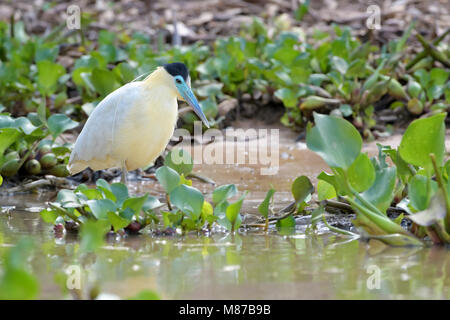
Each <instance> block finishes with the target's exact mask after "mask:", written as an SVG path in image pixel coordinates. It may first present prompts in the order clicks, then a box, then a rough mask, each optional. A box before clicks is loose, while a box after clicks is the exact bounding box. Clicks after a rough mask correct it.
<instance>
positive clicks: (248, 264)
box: [0, 124, 450, 299]
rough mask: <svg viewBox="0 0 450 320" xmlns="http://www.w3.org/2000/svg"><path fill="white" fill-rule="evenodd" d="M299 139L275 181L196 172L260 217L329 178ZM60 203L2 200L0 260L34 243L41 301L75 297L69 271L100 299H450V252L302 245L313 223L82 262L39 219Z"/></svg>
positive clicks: (371, 148) (289, 145) (114, 247)
mask: <svg viewBox="0 0 450 320" xmlns="http://www.w3.org/2000/svg"><path fill="white" fill-rule="evenodd" d="M241 127H244V128H245V124H244V125H241ZM294 138H295V135H294V134H293V133H292V132H290V131H289V130H283V129H282V130H281V132H280V138H279V139H280V151H279V170H278V172H277V173H276V174H275V175H261V174H260V166H258V165H249V164H241V165H239V166H236V165H232V164H223V165H205V164H203V165H202V164H196V165H195V167H194V171H195V172H197V173H199V174H201V175H204V176H207V177H209V178H211V179H213V180H214V181H215V182H216V183H217V185H220V184H225V183H235V184H236V185H238V188H239V190H240V191H244V190H248V191H249V192H250V193H249V195H248V197H247V199H246V202H245V208H244V211H245V212H246V213H255V212H256V207H257V206H258V204H259V203H260V202H261V199H262V198H263V197H264V195H265V192H266V191H267V190H268V189H269V188H270V186H271V185H273V186H274V187H275V189H276V190H277V193H276V203H277V206H278V207H281V206H283V205H285V204H286V203H288V202H289V201H291V195H290V190H289V189H290V185H291V182H292V180H293V179H294V178H295V177H296V176H298V175H301V174H304V175H307V176H309V177H310V178H311V179H312V180H313V181H314V180H315V176H317V174H318V173H319V172H320V171H322V170H326V169H327V167H326V165H325V163H324V162H323V161H322V160H321V159H320V158H319V157H318V156H317V155H315V154H314V153H312V152H310V151H309V150H307V149H306V145H305V144H304V142H297V143H296V142H294ZM447 140H448V139H447ZM399 142H400V138H399V136H394V137H391V138H389V139H388V140H385V141H381V143H382V144H388V145H392V146H393V147H394V146H396V145H398V143H399ZM214 143H217V144H220V143H223V142H221V141H216V142H214ZM235 144H236V145H239V144H242V142H235ZM197 147H198V146H197ZM365 150H366V151H367V152H369V154H370V155H373V154H375V153H376V152H377V148H376V145H375V143H371V144H368V145H366V146H365ZM226 152H228V151H226ZM240 152H244V153H247V154H249V153H251V152H252V151H251V150H247V151H246V150H241V151H240ZM194 185H195V186H196V187H198V188H200V189H202V190H203V191H204V192H210V191H211V190H212V189H213V187H212V186H210V185H208V184H205V183H200V182H198V181H196V180H194ZM131 188H132V190H133V192H135V193H144V192H150V193H151V194H153V195H161V194H162V193H161V189H160V188H159V186H158V185H157V183H156V182H155V181H154V180H152V179H147V180H145V181H139V182H132V183H131ZM54 196H55V194H54V193H45V194H32V195H17V196H14V197H7V196H0V204H1V206H2V208H3V212H2V213H1V214H0V255H1V254H2V253H3V252H4V250H5V249H6V248H8V247H9V246H11V245H13V244H14V243H16V242H17V240H18V239H19V238H20V237H22V236H31V237H32V238H33V239H35V243H36V244H37V246H36V251H35V253H34V255H33V257H32V258H31V259H30V265H31V268H32V270H33V272H34V273H35V274H36V275H37V276H38V278H39V280H40V284H41V290H40V292H41V294H40V297H41V298H45V299H47V298H56V299H59V298H67V297H70V295H69V294H67V292H65V291H64V290H62V289H61V287H60V286H59V285H58V284H57V283H58V281H57V279H58V278H60V275H61V274H62V273H63V272H64V270H66V268H67V267H69V266H71V265H80V266H81V270H82V276H83V278H82V279H83V282H82V283H83V288H84V290H85V291H84V292H86V291H87V290H88V289H89V288H91V287H93V286H98V287H99V288H100V291H101V292H102V294H103V296H105V295H106V297H110V298H111V297H120V298H126V297H131V296H133V295H135V294H137V293H138V292H139V291H141V290H143V289H150V290H154V291H156V292H158V293H159V294H160V295H161V296H162V297H163V298H165V299H316V298H322V299H335V298H338V299H341V298H342V299H349V298H353V299H355V298H356V299H374V298H383V299H404V298H412V299H425V298H433V299H449V298H450V276H449V275H450V252H449V251H448V249H445V248H441V247H435V248H426V249H414V248H390V247H386V246H384V245H382V244H380V243H378V242H370V243H368V244H367V243H363V242H361V241H358V240H354V239H348V238H342V237H337V236H335V235H332V234H330V233H329V232H328V231H327V230H326V228H324V227H321V228H320V229H319V233H318V235H316V236H311V235H305V232H304V230H305V228H304V227H305V225H306V224H307V221H308V217H305V218H303V219H299V226H298V229H297V232H296V233H295V234H293V235H290V236H280V235H278V234H276V233H271V234H269V235H266V234H263V233H247V234H239V235H234V236H232V235H229V234H226V233H218V234H215V235H213V236H212V237H202V236H187V237H174V238H164V237H163V238H161V237H157V238H155V237H153V238H152V237H151V236H149V235H147V234H146V235H142V236H138V237H129V238H126V239H121V240H117V239H110V240H109V242H108V244H107V245H106V246H105V247H104V248H102V249H101V250H100V252H99V253H98V254H95V255H88V256H83V257H81V258H80V257H79V255H78V254H76V252H77V250H78V247H79V245H78V242H77V240H76V238H74V237H72V236H65V237H64V238H63V239H55V238H54V236H53V233H52V227H51V226H49V225H47V224H45V223H44V222H42V221H41V220H40V218H39V214H38V211H39V210H40V209H42V208H43V207H44V205H45V204H44V203H45V201H47V200H48V199H51V198H52V197H54ZM55 279H56V280H55ZM63 287H64V286H63ZM84 297H87V295H86V293H85V295H84Z"/></svg>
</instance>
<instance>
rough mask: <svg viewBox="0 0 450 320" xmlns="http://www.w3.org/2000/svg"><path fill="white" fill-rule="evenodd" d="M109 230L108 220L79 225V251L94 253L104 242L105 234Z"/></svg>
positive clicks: (88, 221)
mask: <svg viewBox="0 0 450 320" xmlns="http://www.w3.org/2000/svg"><path fill="white" fill-rule="evenodd" d="M110 229H111V223H110V222H109V221H108V220H98V221H92V220H87V221H86V222H85V223H83V224H82V225H81V228H80V238H81V243H80V247H81V251H82V252H95V251H96V250H97V249H99V248H100V247H101V246H102V245H103V244H104V241H105V235H106V233H107V232H108V231H109V230H110Z"/></svg>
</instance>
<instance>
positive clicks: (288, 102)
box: [275, 88, 298, 108]
mask: <svg viewBox="0 0 450 320" xmlns="http://www.w3.org/2000/svg"><path fill="white" fill-rule="evenodd" d="M275 97H277V98H278V99H280V100H281V101H282V102H283V104H284V106H285V107H286V108H293V107H295V106H296V105H297V103H298V95H297V92H294V91H293V90H292V89H289V88H281V89H278V90H277V91H275Z"/></svg>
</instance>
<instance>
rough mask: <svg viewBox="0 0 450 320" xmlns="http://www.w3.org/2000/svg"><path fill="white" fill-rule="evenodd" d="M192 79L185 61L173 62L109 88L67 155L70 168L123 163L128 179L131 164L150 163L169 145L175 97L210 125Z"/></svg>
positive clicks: (144, 164) (75, 170) (77, 168)
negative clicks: (198, 99) (141, 76)
mask: <svg viewBox="0 0 450 320" xmlns="http://www.w3.org/2000/svg"><path fill="white" fill-rule="evenodd" d="M190 82H191V81H190V77H189V71H188V69H187V67H186V66H185V65H184V64H183V63H180V62H175V63H170V64H165V65H164V66H162V67H158V68H157V69H156V70H155V71H153V72H152V73H151V74H150V75H149V76H148V77H147V78H145V79H144V80H142V81H135V82H130V83H128V84H126V85H124V86H122V87H120V88H119V89H117V90H115V91H113V92H111V93H110V94H109V95H107V96H106V97H105V98H104V99H103V100H102V101H101V102H100V103H99V104H98V105H97V107H96V108H95V109H94V111H93V112H92V114H91V115H90V116H89V118H88V120H87V121H86V124H85V126H84V128H83V130H82V131H81V133H80V135H79V136H78V138H77V141H76V142H75V146H74V148H73V151H72V153H71V155H70V159H69V170H70V172H71V173H72V174H75V173H77V172H80V171H82V170H83V169H85V168H86V167H90V168H91V169H93V170H101V169H106V168H112V167H120V168H122V182H123V183H126V182H127V178H126V177H127V170H135V169H137V168H142V167H145V166H147V165H149V164H150V163H151V162H152V161H154V160H155V159H156V158H157V157H158V156H159V155H160V154H161V153H162V152H163V151H164V149H165V148H166V146H167V144H168V142H169V140H170V138H171V137H172V134H173V131H174V128H175V125H176V122H177V117H178V103H177V99H179V100H184V101H186V102H187V103H189V105H191V106H192V108H193V109H194V111H195V112H196V114H197V115H198V116H199V117H200V119H201V120H202V121H203V122H204V123H205V125H206V126H207V127H209V124H208V120H207V119H206V116H205V115H204V113H203V111H202V108H201V107H200V105H199V103H198V101H197V99H196V98H195V96H194V94H193V93H192V90H191V88H190Z"/></svg>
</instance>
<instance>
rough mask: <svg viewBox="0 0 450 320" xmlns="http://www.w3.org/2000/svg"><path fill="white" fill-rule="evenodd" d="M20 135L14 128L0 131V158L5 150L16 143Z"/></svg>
mask: <svg viewBox="0 0 450 320" xmlns="http://www.w3.org/2000/svg"><path fill="white" fill-rule="evenodd" d="M20 136H21V133H20V131H19V130H17V129H14V128H4V129H0V158H1V156H2V155H3V154H4V153H5V150H6V149H8V148H9V146H10V145H12V144H13V143H14V142H16V141H17V140H18V139H19V137H20Z"/></svg>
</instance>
